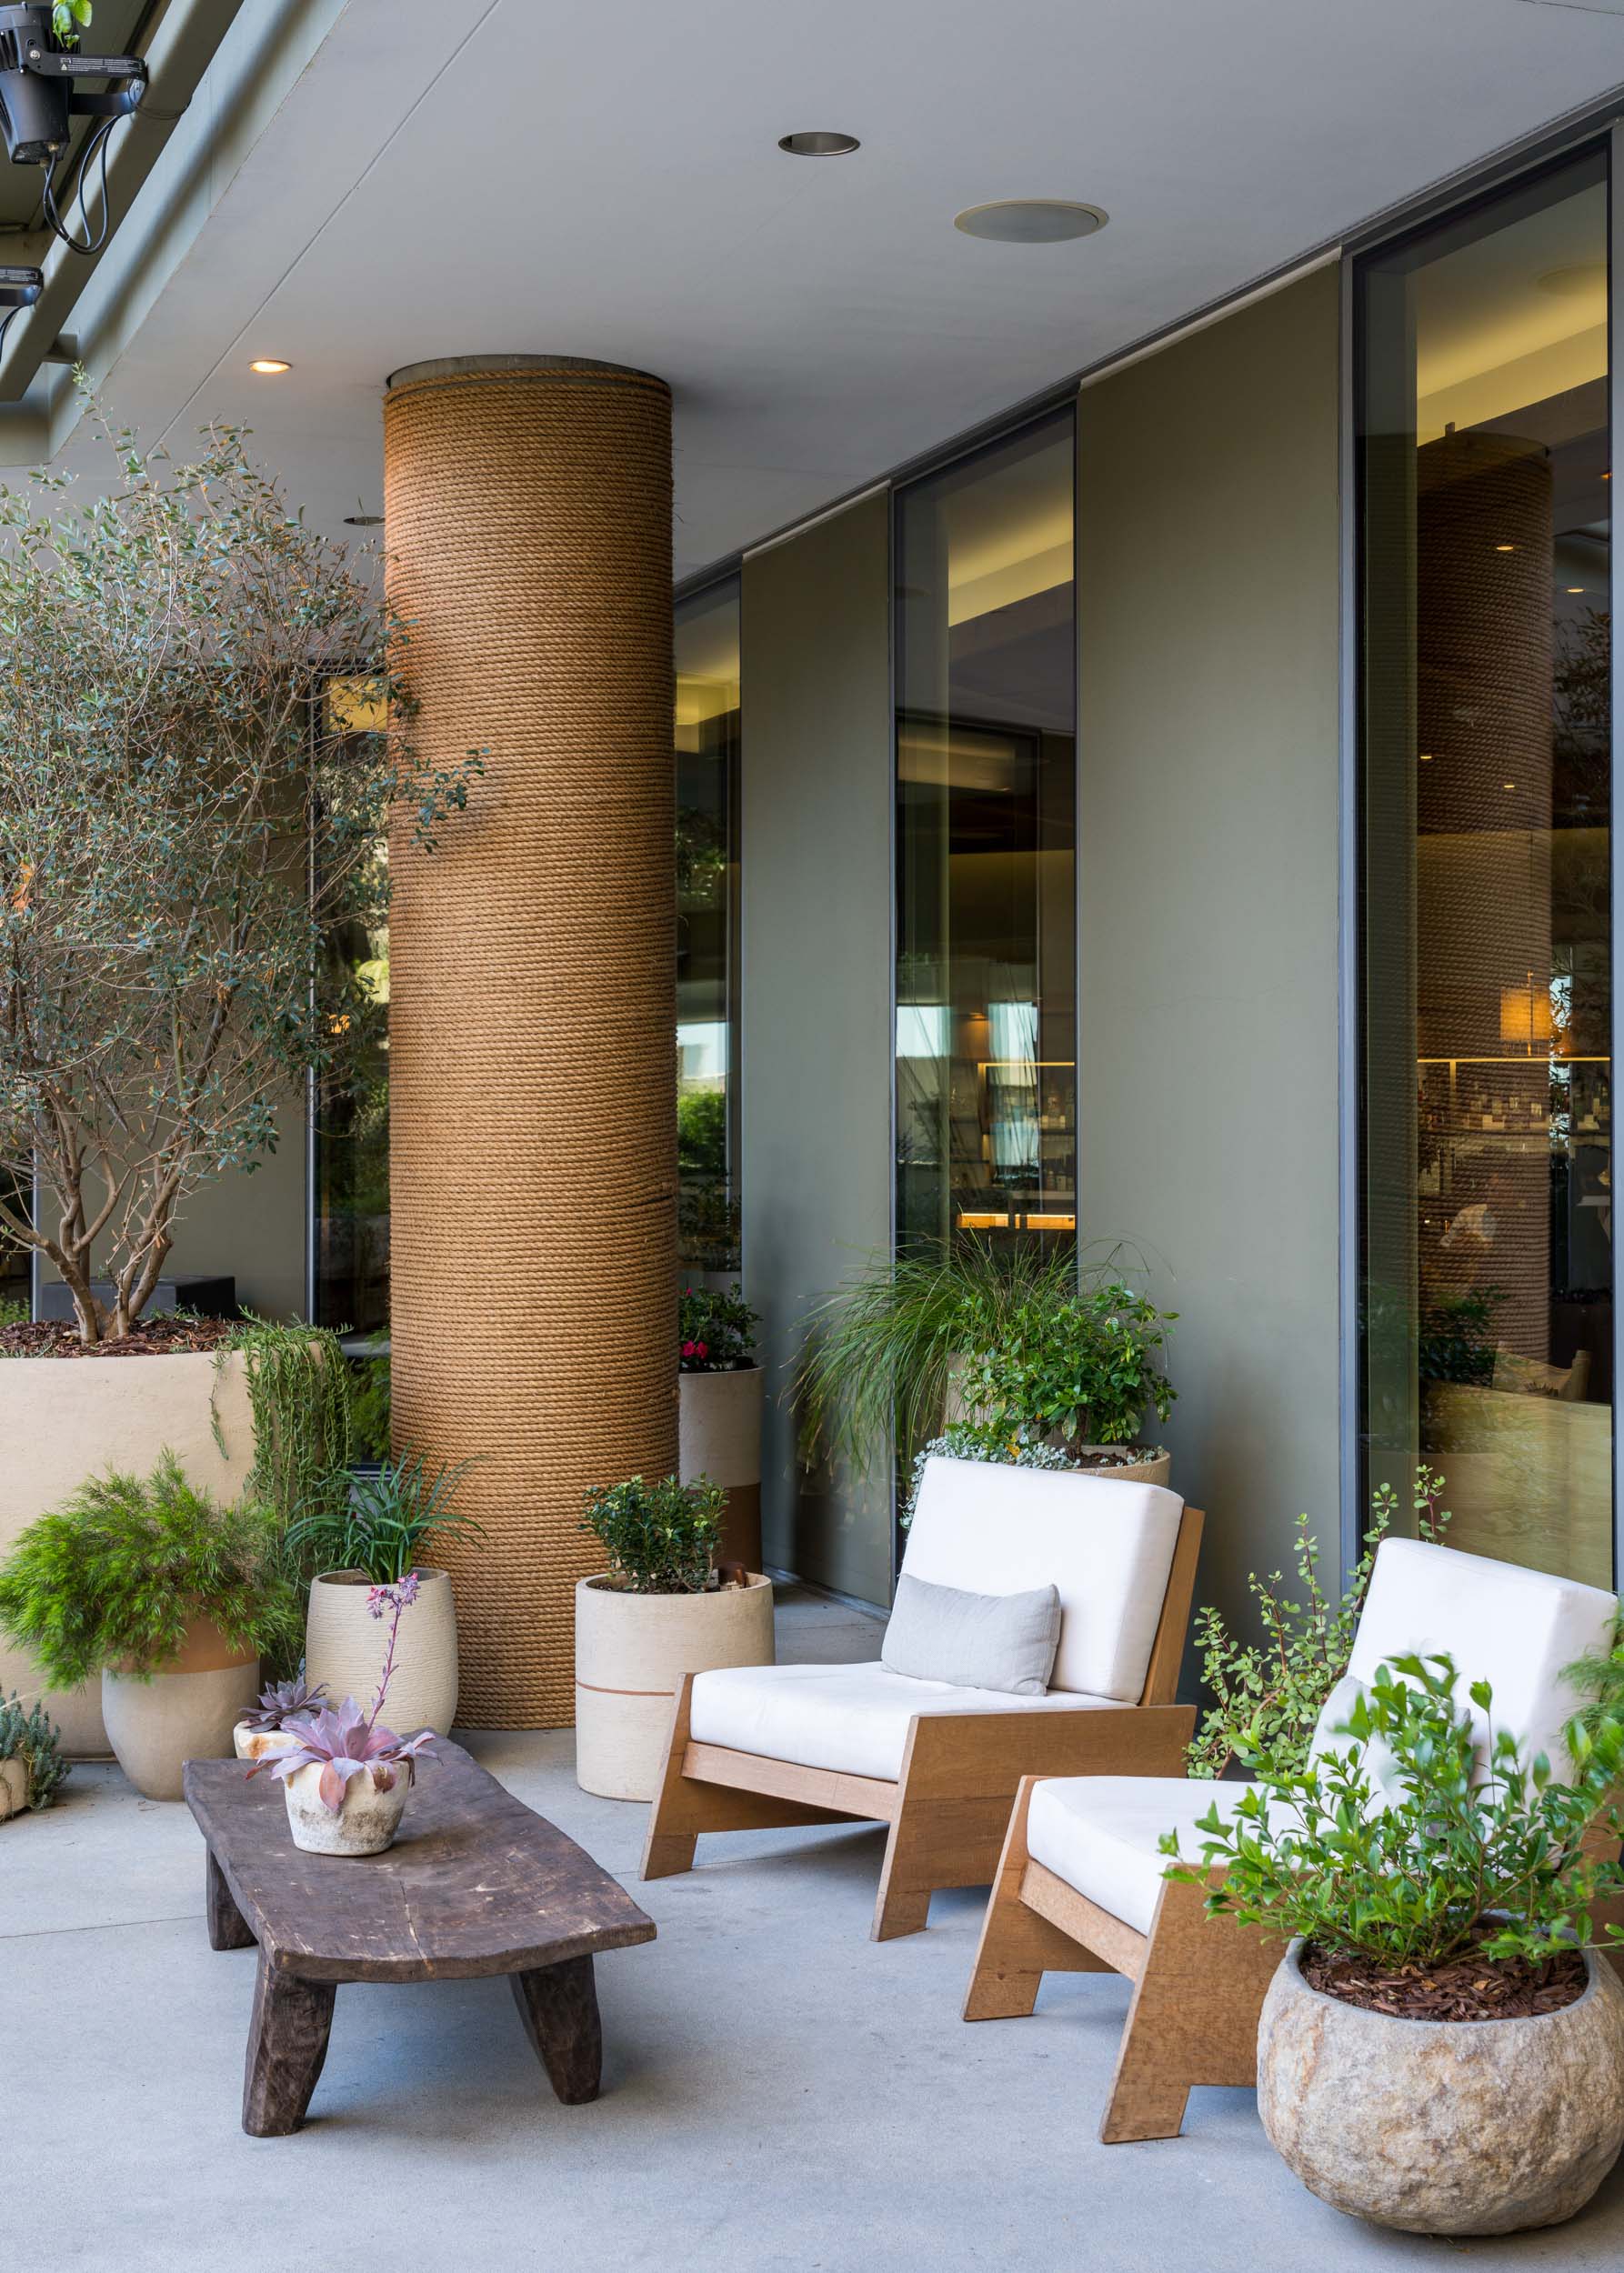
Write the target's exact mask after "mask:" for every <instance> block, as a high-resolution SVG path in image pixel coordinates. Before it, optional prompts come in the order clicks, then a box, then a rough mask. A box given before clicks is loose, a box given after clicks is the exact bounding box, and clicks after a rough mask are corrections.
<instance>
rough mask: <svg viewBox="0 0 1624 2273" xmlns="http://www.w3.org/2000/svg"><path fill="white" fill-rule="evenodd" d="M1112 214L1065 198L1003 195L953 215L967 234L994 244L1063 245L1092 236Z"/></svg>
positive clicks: (1097, 207)
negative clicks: (1069, 241) (1068, 239)
mask: <svg viewBox="0 0 1624 2273" xmlns="http://www.w3.org/2000/svg"><path fill="white" fill-rule="evenodd" d="M1109 219H1110V215H1108V213H1106V212H1105V211H1104V210H1103V209H1102V208H1101V207H1100V206H1098V205H1074V204H1072V203H1071V202H1070V201H1069V200H1068V199H1067V198H1064V197H1000V198H998V199H997V200H996V202H995V203H993V204H992V205H967V206H966V207H965V209H964V211H963V212H962V213H956V214H955V215H954V216H953V226H954V227H955V228H956V229H961V230H962V231H963V232H964V234H965V235H966V236H979V237H986V238H987V239H988V240H989V241H990V242H991V243H993V244H995V245H1060V244H1063V243H1064V242H1065V241H1066V239H1067V238H1068V237H1074V236H1092V235H1094V234H1095V232H1096V230H1098V229H1103V228H1104V226H1105V225H1106V223H1107V222H1108V220H1109Z"/></svg>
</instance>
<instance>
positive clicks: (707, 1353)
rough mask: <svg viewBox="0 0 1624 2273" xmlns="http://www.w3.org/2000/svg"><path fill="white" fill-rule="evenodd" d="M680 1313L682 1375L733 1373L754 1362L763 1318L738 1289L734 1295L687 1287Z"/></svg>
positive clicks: (680, 1368) (679, 1356) (678, 1335)
mask: <svg viewBox="0 0 1624 2273" xmlns="http://www.w3.org/2000/svg"><path fill="white" fill-rule="evenodd" d="M760 1323H761V1318H760V1314H759V1312H757V1311H755V1310H752V1309H751V1307H750V1306H749V1304H748V1303H747V1302H746V1301H745V1300H744V1297H743V1294H742V1292H741V1290H740V1288H739V1287H737V1286H735V1287H734V1289H733V1292H732V1293H731V1294H730V1295H725V1294H722V1293H720V1292H719V1291H718V1290H717V1288H716V1287H684V1288H683V1290H682V1294H681V1296H680V1297H679V1298H678V1301H677V1350H678V1355H677V1369H678V1371H679V1372H682V1373H733V1372H737V1369H738V1367H740V1366H747V1365H749V1364H750V1363H751V1360H752V1357H753V1354H754V1351H755V1348H756V1328H757V1327H758V1326H759V1325H760Z"/></svg>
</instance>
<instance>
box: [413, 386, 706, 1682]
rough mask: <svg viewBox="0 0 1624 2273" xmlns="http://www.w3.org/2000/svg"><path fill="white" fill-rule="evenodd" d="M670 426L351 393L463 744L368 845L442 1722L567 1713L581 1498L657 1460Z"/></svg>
mask: <svg viewBox="0 0 1624 2273" xmlns="http://www.w3.org/2000/svg"><path fill="white" fill-rule="evenodd" d="M514 360H516V359H500V361H501V362H506V361H514ZM537 360H539V359H537ZM670 437H671V421H670V398H669V395H668V393H667V389H666V387H665V386H663V385H662V384H661V383H660V382H659V381H658V380H657V379H652V378H649V377H647V376H646V375H641V374H638V373H635V372H624V371H617V370H615V369H612V368H606V367H604V366H600V365H570V364H567V363H565V362H560V363H558V364H556V365H547V366H546V367H528V368H524V369H506V368H503V367H499V362H494V363H493V365H492V366H491V367H489V368H486V369H477V368H476V369H472V370H468V369H461V370H458V369H452V370H444V369H442V368H441V367H439V366H434V365H428V366H419V367H418V370H417V371H416V372H408V373H406V374H403V375H400V376H399V378H397V379H396V381H395V382H393V383H392V385H391V389H390V393H389V395H388V396H387V398H386V406H385V414H384V443H385V510H386V536H387V546H388V552H389V555H390V560H391V566H390V572H389V573H390V592H391V597H392V599H393V601H394V604H395V606H396V608H397V610H398V611H399V613H400V614H401V616H404V617H405V618H406V620H407V622H408V624H409V625H410V626H411V632H410V646H409V652H408V655H407V657H406V679H407V683H408V684H409V686H410V687H411V689H412V692H413V693H414V695H415V696H416V698H417V701H418V702H419V704H420V705H421V711H420V715H419V716H418V718H417V720H416V729H415V731H416V738H417V741H418V744H419V746H420V747H421V748H422V749H423V751H424V752H425V753H426V755H428V756H431V757H433V758H434V759H435V760H436V762H440V763H446V764H455V763H456V762H457V761H459V760H461V758H462V757H463V756H464V755H465V753H466V751H468V750H469V749H470V748H481V747H484V748H488V751H489V753H490V755H489V756H488V758H487V760H486V768H487V770H486V776H485V778H484V779H483V780H482V781H480V782H478V783H477V784H476V786H475V789H474V792H473V795H472V796H471V798H470V804H469V809H468V811H467V813H466V815H464V816H456V817H454V818H453V820H452V821H451V822H450V824H449V825H448V826H446V830H445V832H444V835H443V839H442V844H441V848H440V850H439V851H437V852H436V853H435V854H433V855H431V856H425V855H423V854H422V853H421V852H419V851H418V850H416V847H415V846H413V844H412V842H411V835H410V829H409V826H407V825H406V824H404V823H403V824H402V825H400V826H397V827H396V830H395V832H394V834H393V836H392V841H391V848H390V858H391V865H392V873H393V878H394V904H393V907H392V911H391V917H390V1020H389V1037H390V1194H391V1202H390V1204H391V1213H392V1227H391V1247H392V1278H393V1298H392V1312H393V1316H392V1327H391V1332H392V1338H393V1346H394V1366H393V1374H394V1432H395V1443H396V1448H397V1449H398V1448H400V1447H405V1446H411V1447H414V1448H417V1447H421V1448H423V1449H424V1450H425V1451H426V1453H427V1455H428V1457H429V1458H430V1461H431V1462H435V1461H439V1460H446V1461H452V1460H460V1459H464V1458H467V1457H473V1458H474V1459H475V1460H476V1466H475V1467H473V1468H472V1469H471V1470H470V1471H469V1473H468V1475H467V1477H466V1481H465V1483H464V1485H463V1487H462V1489H461V1494H460V1498H461V1504H462V1506H463V1507H465V1508H466V1511H467V1513H468V1514H470V1515H471V1516H473V1517H475V1518H476V1520H477V1521H478V1522H479V1523H480V1524H481V1525H482V1526H483V1527H484V1530H485V1535H486V1536H485V1537H484V1538H483V1539H482V1540H474V1541H471V1542H469V1543H468V1544H466V1545H465V1546H462V1547H457V1548H456V1550H455V1551H454V1552H452V1553H449V1554H448V1555H447V1556H446V1558H445V1559H446V1563H447V1565H448V1567H450V1569H451V1572H452V1576H453V1578H454V1581H455V1584H456V1608H457V1620H458V1627H459V1633H460V1639H461V1657H462V1681H461V1700H460V1703H459V1706H458V1718H459V1719H461V1720H463V1721H465V1722H467V1723H469V1724H471V1725H473V1726H476V1727H481V1726H483V1727H562V1726H566V1725H567V1724H568V1723H569V1722H570V1721H571V1720H572V1719H573V1718H574V1635H573V1589H574V1587H575V1583H576V1579H577V1578H579V1577H582V1576H584V1575H585V1574H586V1573H587V1572H589V1571H591V1570H594V1569H596V1568H598V1567H601V1562H602V1554H601V1549H599V1548H597V1547H596V1543H595V1542H594V1541H593V1540H592V1539H591V1538H590V1537H587V1536H586V1534H584V1533H583V1532H582V1531H581V1529H580V1521H581V1503H582V1496H583V1494H584V1493H585V1491H586V1487H588V1485H591V1484H599V1483H610V1482H614V1481H616V1480H617V1479H619V1478H620V1477H627V1476H630V1475H633V1474H635V1473H637V1472H641V1473H642V1474H644V1475H646V1476H650V1477H652V1476H663V1475H667V1474H669V1473H674V1472H675V1470H676V1467H677V1380H676V1367H675V1355H674V1352H675V1340H674V1337H675V1317H674V1307H673V1289H674V1287H675V1284H676V1271H677V1213H676V1191H677V1141H676V1121H675V1115H676V1104H675V1100H676V1067H675V1052H676V1037H675V1030H674V1019H675V1010H674V1005H675V994H676V977H675V965H674V955H675V948H674V940H675V932H676V904H675V866H674V857H673V849H672V846H673V829H674V813H673V797H674V791H673V767H672V759H671V716H672V684H671V534H670V532H671V438H670Z"/></svg>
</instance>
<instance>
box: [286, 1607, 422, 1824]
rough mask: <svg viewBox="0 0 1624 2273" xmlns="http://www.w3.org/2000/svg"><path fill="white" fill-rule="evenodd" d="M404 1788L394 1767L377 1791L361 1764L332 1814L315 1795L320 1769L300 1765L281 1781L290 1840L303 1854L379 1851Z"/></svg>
mask: <svg viewBox="0 0 1624 2273" xmlns="http://www.w3.org/2000/svg"><path fill="white" fill-rule="evenodd" d="M402 1623H403V1625H404V1623H405V1621H404V1620H403V1621H402ZM409 1788H410V1787H409V1786H408V1784H407V1781H406V1770H405V1768H403V1767H397V1768H396V1770H395V1781H394V1783H393V1785H392V1786H391V1787H390V1788H389V1790H387V1791H379V1789H378V1787H377V1786H376V1784H375V1783H374V1782H373V1780H372V1775H371V1771H370V1770H369V1769H365V1768H364V1769H363V1770H362V1772H361V1774H360V1775H359V1776H352V1777H350V1779H349V1781H348V1783H347V1784H346V1786H345V1787H344V1805H343V1807H340V1809H339V1810H338V1812H337V1814H336V1815H335V1814H334V1812H333V1810H332V1809H331V1807H328V1806H327V1805H326V1802H325V1801H324V1800H323V1798H322V1796H321V1769H320V1768H319V1767H315V1766H312V1767H302V1768H300V1769H299V1770H298V1771H297V1773H296V1774H295V1775H293V1776H289V1777H286V1778H285V1779H284V1781H283V1785H282V1792H283V1797H284V1798H285V1799H286V1802H287V1827H288V1829H289V1831H291V1832H292V1834H293V1843H294V1845H295V1846H296V1847H303V1848H304V1850H305V1852H306V1854H307V1855H381V1854H382V1853H383V1851H384V1849H385V1848H386V1847H391V1846H393V1845H394V1842H395V1834H396V1831H398V1830H399V1828H400V1818H401V1815H402V1813H403V1811H404V1810H405V1807H406V1793H407V1791H408V1789H409Z"/></svg>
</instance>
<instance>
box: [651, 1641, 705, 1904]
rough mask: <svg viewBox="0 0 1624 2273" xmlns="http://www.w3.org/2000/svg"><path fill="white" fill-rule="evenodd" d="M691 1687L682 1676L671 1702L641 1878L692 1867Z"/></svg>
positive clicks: (664, 1875)
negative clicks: (687, 1786)
mask: <svg viewBox="0 0 1624 2273" xmlns="http://www.w3.org/2000/svg"><path fill="white" fill-rule="evenodd" d="M693 1687H694V1677H693V1675H692V1674H691V1673H685V1674H684V1675H683V1677H682V1680H681V1682H680V1684H679V1685H678V1687H677V1695H676V1697H675V1698H674V1699H673V1700H672V1706H671V1733H670V1735H669V1736H668V1737H667V1739H666V1757H665V1758H664V1759H663V1760H662V1761H661V1763H660V1780H659V1782H658V1783H657V1785H656V1786H655V1790H654V1799H653V1802H652V1804H651V1806H650V1807H649V1810H648V1832H647V1837H646V1838H645V1840H644V1842H643V1868H642V1872H641V1876H642V1877H645V1878H672V1877H678V1876H680V1874H681V1873H682V1872H684V1871H686V1870H692V1868H693V1867H694V1849H695V1847H697V1844H698V1826H697V1824H696V1823H693V1822H692V1815H693V1810H692V1809H691V1808H690V1807H687V1806H685V1804H684V1803H685V1798H686V1794H685V1792H684V1789H683V1777H682V1756H683V1754H684V1753H685V1752H686V1751H687V1747H688V1712H689V1709H690V1699H691V1697H692V1694H693Z"/></svg>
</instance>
